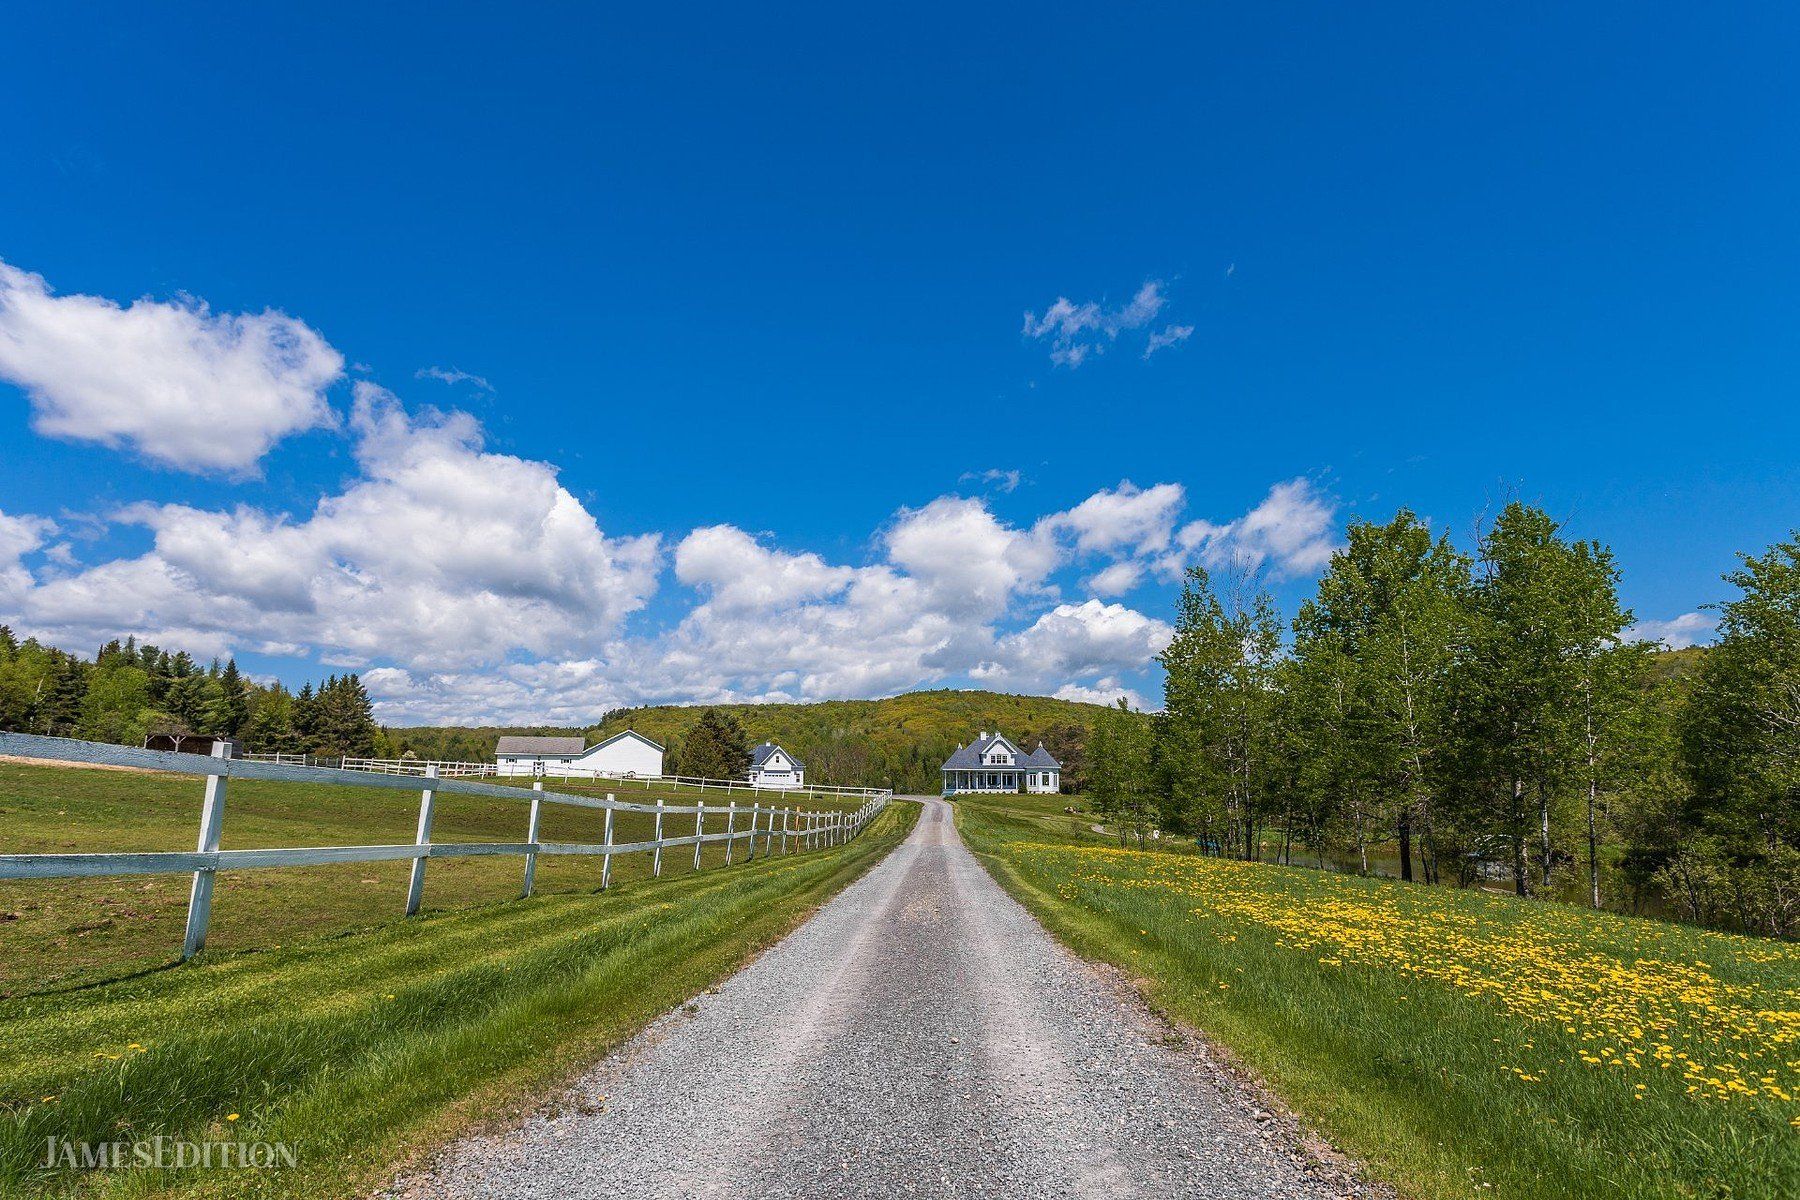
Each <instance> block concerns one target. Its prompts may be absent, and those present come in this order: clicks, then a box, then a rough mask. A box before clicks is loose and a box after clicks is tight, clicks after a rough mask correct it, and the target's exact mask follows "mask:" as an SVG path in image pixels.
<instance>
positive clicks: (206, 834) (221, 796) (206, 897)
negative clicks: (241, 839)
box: [181, 742, 231, 960]
mask: <svg viewBox="0 0 1800 1200" xmlns="http://www.w3.org/2000/svg"><path fill="white" fill-rule="evenodd" d="M230 753H231V747H230V746H229V745H227V744H226V743H224V742H214V743H213V756H214V757H215V758H226V757H228V756H229V755H230ZM224 824H225V776H223V775H208V776H207V777H206V797H205V799H204V800H202V801H201V803H200V844H199V850H200V853H202V854H212V853H215V852H216V851H217V850H218V849H219V829H220V827H221V826H223V825H224ZM212 894H213V872H212V868H210V867H203V868H201V869H200V870H198V871H195V872H194V886H193V888H192V889H191V890H190V891H189V892H188V916H187V933H186V935H185V936H184V937H183V938H182V940H181V957H182V958H183V959H184V960H185V959H189V958H192V957H194V955H196V954H198V953H200V951H201V949H202V948H203V947H205V945H206V926H207V924H208V923H209V922H211V920H212Z"/></svg>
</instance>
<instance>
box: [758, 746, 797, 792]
mask: <svg viewBox="0 0 1800 1200" xmlns="http://www.w3.org/2000/svg"><path fill="white" fill-rule="evenodd" d="M749 778H750V786H751V787H758V788H797V787H805V786H806V764H805V763H803V762H801V761H800V760H799V759H797V758H795V757H794V756H793V755H791V754H789V753H788V752H787V751H786V750H783V749H782V748H781V747H780V746H777V745H776V744H775V743H774V742H764V743H763V744H762V745H760V746H758V747H757V748H756V749H754V750H752V751H751V752H750V776H749Z"/></svg>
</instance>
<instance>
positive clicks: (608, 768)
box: [494, 729, 663, 779]
mask: <svg viewBox="0 0 1800 1200" xmlns="http://www.w3.org/2000/svg"><path fill="white" fill-rule="evenodd" d="M662 773H663V748H662V746H660V745H658V744H657V743H656V742H653V741H651V740H650V739H649V738H647V737H645V736H644V735H643V734H641V733H639V732H637V730H635V729H627V730H625V731H623V732H621V733H615V734H613V735H612V736H611V737H609V738H607V739H606V740H605V741H603V742H596V743H594V744H593V745H592V746H589V745H586V744H585V739H583V738H579V737H520V736H515V735H510V734H509V735H508V736H506V737H503V738H501V739H500V742H499V744H498V745H496V746H495V747H494V774H496V775H555V776H570V775H574V776H589V777H595V778H599V777H607V778H613V779H622V778H646V777H649V778H655V777H659V776H661V775H662Z"/></svg>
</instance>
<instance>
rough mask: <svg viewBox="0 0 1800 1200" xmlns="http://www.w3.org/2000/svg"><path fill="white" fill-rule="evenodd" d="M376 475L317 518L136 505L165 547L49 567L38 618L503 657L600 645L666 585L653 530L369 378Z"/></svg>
mask: <svg viewBox="0 0 1800 1200" xmlns="http://www.w3.org/2000/svg"><path fill="white" fill-rule="evenodd" d="M352 428H353V431H354V433H355V435H356V437H357V443H356V457H357V461H358V464H359V465H360V467H361V472H362V473H361V476H360V477H359V478H357V479H356V480H354V481H353V482H352V483H351V484H350V485H349V486H348V487H347V488H345V490H343V491H342V492H339V493H337V494H334V495H328V496H326V497H324V498H323V499H321V500H320V501H319V503H318V506H317V507H316V508H315V510H314V511H313V512H312V514H311V515H310V516H308V517H306V518H305V519H303V520H294V519H290V518H288V517H287V516H285V515H283V514H280V513H271V512H265V511H263V510H260V509H256V508H253V507H250V506H238V507H236V508H233V509H230V510H211V509H201V508H195V507H190V506H187V505H179V504H164V505H154V504H139V505H134V506H131V507H129V508H127V509H125V510H123V511H121V512H119V513H118V514H116V516H117V519H119V520H121V521H123V522H126V523H129V524H135V525H140V526H143V527H144V528H146V529H148V530H150V532H151V534H152V537H153V543H152V547H151V549H150V551H149V552H148V553H146V554H143V555H141V556H139V557H136V558H127V559H119V560H115V561H113V562H109V563H104V564H101V565H98V566H95V567H91V568H88V569H86V570H83V571H78V572H75V573H73V574H69V575H66V576H64V577H61V578H57V579H51V580H46V581H43V582H41V583H39V584H38V585H37V586H35V587H33V588H31V589H30V590H29V591H28V593H27V594H26V595H25V596H24V597H23V598H22V599H21V601H20V606H21V608H22V614H21V615H22V617H23V619H24V622H25V623H26V624H28V625H30V626H32V627H35V628H38V629H42V630H45V631H46V632H47V633H51V634H55V635H59V636H61V637H64V638H66V639H67V640H69V641H70V642H72V643H73V644H85V643H88V642H91V641H92V640H93V639H94V638H95V637H96V636H98V635H101V634H104V635H107V636H111V635H112V634H114V633H138V634H140V635H143V636H150V635H157V636H161V637H162V638H164V640H167V641H172V642H175V643H176V644H182V645H188V646H189V647H190V648H195V647H199V646H205V647H209V648H215V652H216V649H217V648H223V649H230V648H257V647H261V646H264V645H270V646H273V645H302V646H306V647H309V648H310V649H312V650H313V651H314V652H316V653H319V654H321V655H327V656H330V657H331V658H332V660H333V661H334V662H337V663H339V664H343V665H349V664H352V663H365V664H366V663H370V662H391V663H397V664H399V665H401V666H405V667H418V666H422V667H428V668H436V667H445V666H472V665H480V664H493V663H497V662H501V661H504V660H505V659H506V657H507V656H508V655H509V654H511V653H513V652H525V653H529V654H534V655H540V656H541V655H555V654H570V653H575V654H578V653H580V652H581V651H582V650H584V649H586V648H590V647H594V646H596V645H599V644H602V643H603V642H604V641H605V640H606V639H607V638H608V637H609V636H610V635H612V634H613V633H615V632H616V631H617V629H618V627H619V626H620V625H621V624H622V623H623V621H624V619H625V617H626V616H627V615H628V614H630V613H631V612H633V611H635V610H637V609H638V608H640V607H642V605H643V603H644V602H645V600H646V599H647V598H648V597H649V596H650V595H651V594H652V593H653V592H654V591H655V588H656V574H657V570H658V567H659V564H660V558H661V556H660V551H659V548H658V539H657V538H656V537H654V536H650V537H635V538H610V537H608V536H606V535H605V534H604V533H602V532H601V530H600V528H599V526H598V525H597V524H596V523H595V521H594V518H593V516H592V514H590V513H589V512H588V511H587V510H586V509H585V508H584V507H583V506H582V505H581V503H580V502H579V501H578V500H576V499H575V497H574V496H573V495H571V494H570V493H569V491H568V490H567V489H566V488H564V487H562V486H561V484H559V483H558V482H557V479H556V472H555V471H554V470H553V469H552V468H550V467H549V466H547V465H546V464H544V463H541V462H532V461H529V460H525V459H520V458H514V457H512V456H510V455H502V454H493V453H489V452H487V451H485V450H484V449H483V448H482V434H481V430H480V427H479V425H477V424H476V422H475V421H474V420H473V419H471V418H469V417H468V416H467V415H465V414H449V415H440V416H434V417H427V418H416V417H413V416H411V415H409V414H408V413H406V412H405V411H404V410H403V409H402V408H401V406H400V404H399V402H398V401H397V400H396V399H395V398H394V397H393V396H392V395H391V394H389V393H387V392H385V391H383V390H382V389H380V388H377V387H374V386H373V385H370V384H359V385H358V388H357V397H356V403H355V409H354V415H353V417H352Z"/></svg>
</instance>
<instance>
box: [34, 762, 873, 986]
mask: <svg viewBox="0 0 1800 1200" xmlns="http://www.w3.org/2000/svg"><path fill="white" fill-rule="evenodd" d="M484 782H491V781H484ZM547 786H548V787H550V789H551V790H563V791H569V792H573V793H575V794H578V795H579V794H589V795H598V794H601V793H604V792H607V791H612V792H613V793H614V794H615V795H617V796H618V797H619V799H621V800H630V801H633V802H638V803H643V802H650V803H654V802H655V797H656V796H657V795H662V796H663V797H664V799H665V800H666V801H667V802H669V803H686V804H692V803H693V802H694V796H692V795H676V794H675V793H673V792H669V791H664V790H656V789H652V790H649V791H648V792H647V791H646V790H645V788H644V786H643V785H642V784H638V783H633V784H631V785H630V788H629V790H626V789H624V788H613V787H608V786H605V785H602V786H598V787H596V786H594V785H592V784H587V783H574V784H570V785H567V786H564V785H561V784H549V785H547ZM202 787H203V782H202V781H201V780H200V779H198V778H195V777H192V776H181V775H161V774H152V773H148V772H142V771H116V770H94V769H88V768H80V767H68V766H48V765H46V766H38V765H28V764H19V763H8V762H0V854H48V853H63V854H71V853H81V852H91V853H102V852H109V851H127V850H192V849H193V848H194V843H195V838H196V836H197V834H198V831H199V824H200V798H201V790H202ZM704 799H705V800H706V803H707V805H708V806H709V808H710V807H711V806H713V805H714V804H717V805H719V806H720V808H721V811H720V813H719V814H717V815H713V814H710V813H709V815H708V817H707V830H708V832H712V833H718V832H722V831H723V830H724V827H725V826H724V822H725V817H724V814H723V806H724V804H725V803H726V801H727V800H733V799H735V800H738V801H739V802H741V803H742V804H743V805H744V806H745V807H746V808H747V807H748V804H749V803H750V802H751V800H752V799H753V798H752V797H750V796H748V795H739V796H728V795H726V794H723V793H711V794H707V795H705V796H704ZM763 802H765V803H767V802H768V800H767V798H766V796H765V797H764V798H763ZM775 802H776V803H785V804H787V805H788V806H791V807H806V808H809V809H813V810H817V811H823V810H830V809H834V808H835V809H839V810H843V811H849V810H851V809H854V808H857V807H859V806H860V804H861V802H860V801H854V800H841V801H836V802H831V801H823V800H817V799H801V798H799V797H793V798H791V799H789V800H787V801H781V800H777V801H775ZM418 811H419V796H418V793H416V792H409V791H389V790H386V789H375V788H357V787H322V786H318V785H313V784H290V783H262V782H250V781H245V780H233V781H232V782H231V784H230V786H229V788H228V790H227V800H226V812H225V824H224V835H223V846H224V848H225V849H227V850H239V849H256V848H263V847H273V846H334V845H379V844H394V843H410V842H411V841H412V840H413V837H414V834H415V832H416V829H417V823H418ZM528 811H529V788H528V785H527V786H526V787H523V788H521V795H520V799H519V800H518V801H517V802H511V801H506V800H497V799H493V800H490V799H486V798H482V797H475V796H457V795H453V794H451V793H440V794H439V796H438V800H437V815H436V820H435V824H434V827H433V837H434V838H435V839H436V840H438V841H442V842H517V841H523V840H524V838H525V828H526V818H527V814H528ZM653 820H654V818H652V817H649V816H635V815H627V814H623V813H621V814H618V816H617V819H616V823H615V831H614V838H615V840H616V841H621V842H625V841H638V840H642V839H647V838H649V837H650V830H651V826H652V823H653ZM693 821H694V818H693V817H692V816H670V817H668V818H666V822H667V831H668V832H669V833H670V834H671V835H681V834H689V833H692V832H693ZM601 822H602V814H601V813H599V812H597V811H593V810H588V809H578V808H571V807H568V806H566V805H555V804H547V805H545V806H544V813H543V826H542V831H541V836H542V837H543V839H544V840H546V841H565V842H598V841H600V840H601ZM744 824H745V819H744V818H740V820H739V823H738V828H743V827H744ZM744 846H745V843H743V842H740V843H738V846H737V851H736V853H737V854H738V855H739V856H741V855H742V853H743V850H744ZM723 857H724V848H723V847H722V846H720V845H717V844H715V845H710V846H708V847H707V848H706V858H705V863H706V865H708V866H711V865H713V864H715V863H717V862H719V861H721V860H722V859H723ZM692 863H693V858H692V851H691V850H690V851H687V854H686V857H683V856H682V854H681V853H680V852H679V851H672V852H670V856H669V858H668V859H667V861H666V862H665V866H664V869H665V871H684V870H688V869H690V868H691V866H692ZM410 870H411V866H410V864H409V863H406V862H381V863H356V864H346V865H338V866H328V867H295V868H280V869H270V870H257V871H227V872H221V873H220V874H219V875H218V876H217V882H216V885H215V886H216V889H217V890H216V892H215V896H214V901H213V917H212V925H211V930H210V933H209V936H208V939H207V949H208V952H209V953H211V952H218V951H233V950H245V949H255V948H274V947H278V946H284V945H288V944H290V943H292V942H293V941H295V940H296V939H299V938H304V937H310V936H316V935H319V934H324V933H339V932H344V931H347V930H351V929H359V928H366V927H369V926H371V925H375V924H378V923H381V922H386V921H392V920H396V919H398V918H399V917H400V916H401V914H402V913H403V911H404V909H405V902H406V884H407V878H408V875H409V873H410ZM649 873H650V860H649V856H648V855H641V854H640V855H631V856H628V857H623V858H619V859H616V860H614V863H613V878H614V880H616V881H619V882H630V881H632V880H634V879H641V878H645V877H647V876H648V875H649ZM523 875H524V859H522V858H518V857H492V858H488V857H483V858H463V859H439V860H435V861H433V862H431V864H430V865H429V867H428V868H427V870H426V884H425V908H426V911H427V912H431V911H445V910H449V909H455V908H463V907H467V906H470V905H477V904H491V903H495V902H497V901H501V900H506V899H510V898H512V897H516V896H517V895H518V894H519V888H520V884H521V881H522V879H523ZM191 878H192V877H191V876H188V875H152V876H135V877H133V876H125V877H119V878H97V879H66V880H26V881H0V997H5V996H9V995H19V994H23V993H25V992H34V991H42V990H44V989H46V988H55V987H67V986H74V985H80V984H84V983H91V982H95V981H98V980H104V979H115V978H118V977H120V976H122V975H127V974H130V973H133V972H135V971H141V970H146V969H150V968H154V967H158V966H163V965H167V964H168V963H169V962H171V961H173V960H175V959H177V958H179V957H180V951H181V935H182V926H183V923H184V922H185V921H186V919H187V901H188V885H189V881H190V879H191ZM599 878H600V860H599V859H598V858H586V857H575V856H567V857H540V858H539V860H538V867H537V878H536V890H537V891H538V892H539V893H556V892H579V891H587V890H591V889H593V888H594V887H596V886H597V885H598V883H599Z"/></svg>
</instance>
